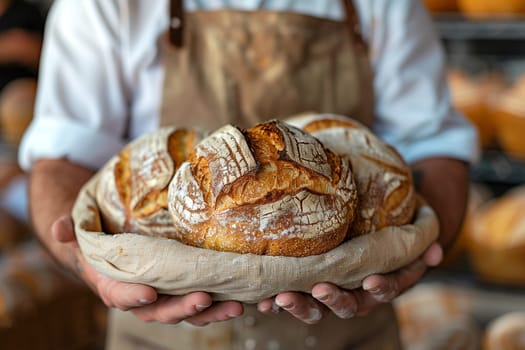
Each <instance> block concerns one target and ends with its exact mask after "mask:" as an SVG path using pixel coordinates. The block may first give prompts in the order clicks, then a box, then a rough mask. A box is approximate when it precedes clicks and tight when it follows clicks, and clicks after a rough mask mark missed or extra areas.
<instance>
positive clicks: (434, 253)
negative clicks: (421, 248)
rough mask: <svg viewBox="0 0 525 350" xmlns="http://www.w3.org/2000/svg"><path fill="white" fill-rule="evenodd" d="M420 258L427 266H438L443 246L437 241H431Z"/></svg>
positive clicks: (441, 257)
mask: <svg viewBox="0 0 525 350" xmlns="http://www.w3.org/2000/svg"><path fill="white" fill-rule="evenodd" d="M421 259H422V260H423V262H424V263H425V264H427V266H438V265H439V264H440V263H441V261H443V248H442V247H441V245H440V244H439V243H433V244H432V245H431V246H430V247H429V248H428V249H427V250H426V251H425V253H424V254H423V256H422V258H421Z"/></svg>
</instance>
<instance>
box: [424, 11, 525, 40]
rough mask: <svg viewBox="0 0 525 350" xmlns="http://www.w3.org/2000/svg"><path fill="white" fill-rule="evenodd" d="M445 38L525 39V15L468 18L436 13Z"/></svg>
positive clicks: (438, 28)
mask: <svg viewBox="0 0 525 350" xmlns="http://www.w3.org/2000/svg"><path fill="white" fill-rule="evenodd" d="M434 19H435V24H436V27H437V30H438V32H439V34H440V35H441V37H442V38H443V39H444V40H525V16H512V17H501V18H488V19H476V20H474V19H468V18H465V17H463V16H461V15H456V14H454V15H450V14H446V15H435V16H434Z"/></svg>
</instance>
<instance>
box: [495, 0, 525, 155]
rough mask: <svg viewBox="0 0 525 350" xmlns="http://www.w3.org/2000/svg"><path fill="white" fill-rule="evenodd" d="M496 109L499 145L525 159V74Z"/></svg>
mask: <svg viewBox="0 0 525 350" xmlns="http://www.w3.org/2000/svg"><path fill="white" fill-rule="evenodd" d="M524 3H525V1H524ZM494 109H495V118H496V134H497V139H498V144H499V146H500V147H501V148H502V149H503V150H504V151H505V152H506V153H508V154H509V155H511V156H513V157H517V158H521V159H525V75H523V76H522V77H521V78H520V79H519V80H518V81H517V82H516V83H514V84H513V85H512V86H511V87H510V88H508V89H507V90H505V91H504V92H503V93H502V94H501V96H500V98H498V100H497V102H496V103H495V108H494Z"/></svg>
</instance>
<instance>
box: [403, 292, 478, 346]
mask: <svg viewBox="0 0 525 350" xmlns="http://www.w3.org/2000/svg"><path fill="white" fill-rule="evenodd" d="M472 298H473V295H471V293H470V292H469V291H468V290H462V289H454V288H449V287H447V286H445V285H443V284H439V283H421V284H418V285H417V286H415V287H414V288H412V289H410V290H409V291H407V292H406V293H403V294H402V295H400V296H399V298H397V299H396V300H395V301H394V306H395V310H396V315H397V319H398V323H399V331H400V332H399V333H400V336H401V340H402V343H403V349H406V350H438V349H439V350H479V348H480V343H481V330H480V329H479V326H478V325H477V323H476V320H475V318H474V317H473V316H472V308H473V302H472Z"/></svg>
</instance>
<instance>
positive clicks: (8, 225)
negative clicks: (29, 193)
mask: <svg viewBox="0 0 525 350" xmlns="http://www.w3.org/2000/svg"><path fill="white" fill-rule="evenodd" d="M30 236H31V234H30V230H29V227H28V226H27V225H26V224H25V223H23V222H21V221H20V220H18V219H17V218H15V217H14V216H13V215H11V214H10V213H8V212H7V211H6V210H5V209H3V208H1V207H0V253H2V252H3V251H5V250H7V249H10V248H13V247H14V246H15V245H16V244H17V243H20V242H21V241H23V240H26V239H29V237H30Z"/></svg>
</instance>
